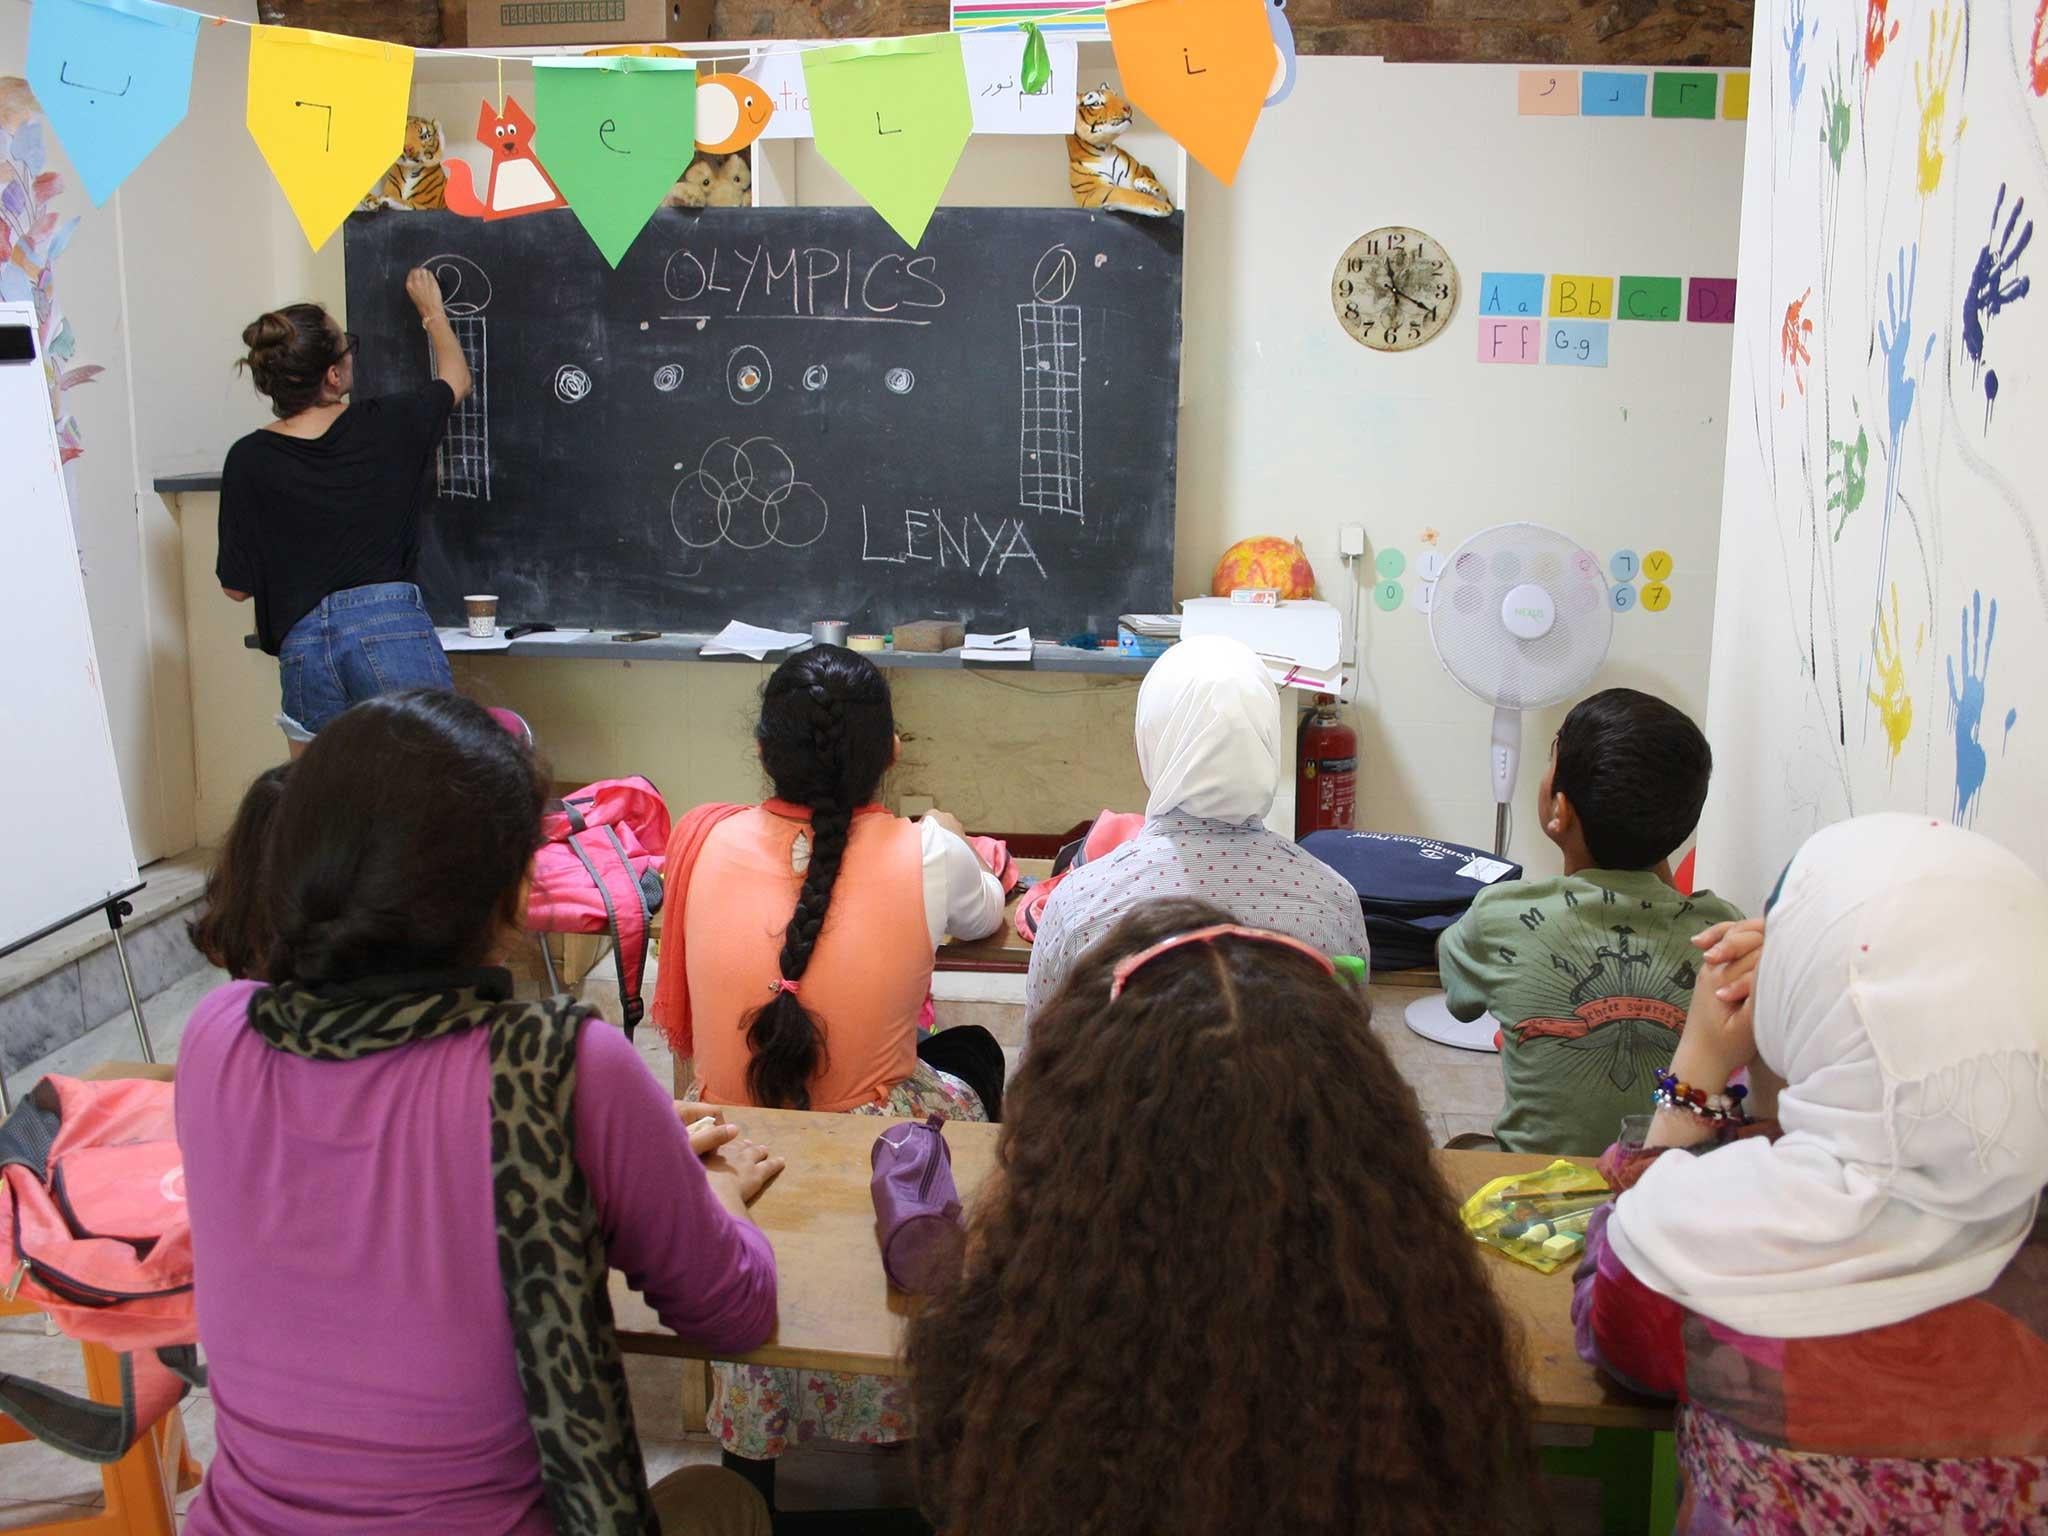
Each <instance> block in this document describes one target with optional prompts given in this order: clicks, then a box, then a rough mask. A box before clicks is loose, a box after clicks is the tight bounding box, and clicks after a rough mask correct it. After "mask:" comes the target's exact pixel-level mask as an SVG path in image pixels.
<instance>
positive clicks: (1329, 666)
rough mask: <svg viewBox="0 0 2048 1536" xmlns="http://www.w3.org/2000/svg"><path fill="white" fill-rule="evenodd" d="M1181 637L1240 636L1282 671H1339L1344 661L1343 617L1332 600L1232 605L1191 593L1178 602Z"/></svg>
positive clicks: (1263, 657) (1228, 602)
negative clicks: (1194, 595)
mask: <svg viewBox="0 0 2048 1536" xmlns="http://www.w3.org/2000/svg"><path fill="white" fill-rule="evenodd" d="M1180 632H1181V635H1182V637H1183V638H1185V639H1193V638H1194V637H1195V636H1197V635H1228V636H1229V637H1230V638H1231V639H1233V640H1242V641H1243V642H1244V643H1245V644H1246V645H1248V646H1250V647H1251V648H1252V649H1253V650H1255V651H1257V652H1258V653H1259V656H1260V657H1261V659H1263V660H1264V661H1266V662H1267V663H1268V664H1269V665H1270V664H1272V663H1274V662H1278V663H1280V664H1281V670H1282V671H1286V670H1287V669H1288V668H1289V667H1293V668H1297V669H1299V670H1300V671H1302V672H1304V673H1307V672H1317V673H1330V674H1334V673H1335V672H1337V670H1338V669H1339V667H1340V666H1341V664H1342V661H1343V656H1342V652H1343V648H1344V620H1343V615H1341V614H1340V613H1338V611H1337V608H1336V605H1335V604H1333V603H1319V602H1288V603H1281V604H1279V605H1278V606H1277V607H1273V608H1252V607H1245V606H1243V605H1241V604H1235V603H1232V602H1231V601H1230V599H1229V598H1227V597H1192V598H1189V599H1188V600H1187V602H1185V603H1183V604H1182V605H1181V626H1180Z"/></svg>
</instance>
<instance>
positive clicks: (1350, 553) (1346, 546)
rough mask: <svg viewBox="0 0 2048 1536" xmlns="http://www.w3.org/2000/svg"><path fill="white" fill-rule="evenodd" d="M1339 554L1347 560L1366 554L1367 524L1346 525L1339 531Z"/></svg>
mask: <svg viewBox="0 0 2048 1536" xmlns="http://www.w3.org/2000/svg"><path fill="white" fill-rule="evenodd" d="M1337 553H1338V554H1340V555H1342V556H1343V557H1344V558H1345V559H1346V560H1356V559H1357V558H1358V557H1359V556H1360V555H1362V554H1364V553H1365V524H1363V523H1345V524H1343V525H1342V526H1340V527H1339V528H1338V529H1337Z"/></svg>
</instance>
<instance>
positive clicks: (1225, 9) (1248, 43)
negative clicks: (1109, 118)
mask: <svg viewBox="0 0 2048 1536" xmlns="http://www.w3.org/2000/svg"><path fill="white" fill-rule="evenodd" d="M1266 3H1267V0H1118V3H1116V4H1113V5H1111V6H1110V7H1109V12H1108V15H1109V38H1110V41H1111V42H1112V43H1114V44H1115V45H1116V64H1117V69H1118V71H1119V72H1120V73H1121V74H1122V75H1123V83H1124V92H1125V94H1126V95H1128V96H1129V97H1130V98H1131V100H1132V101H1133V102H1134V103H1136V104H1137V106H1138V107H1139V108H1140V109H1141V110H1142V111H1144V112H1145V114H1146V115H1147V116H1149V117H1150V118H1151V119H1152V120H1153V121H1154V122H1156V123H1157V124H1159V126H1160V127H1161V128H1163V129H1165V130H1166V131H1167V132H1168V133H1170V134H1172V135H1173V137H1174V138H1175V140H1177V141H1178V142H1179V144H1180V146H1181V147H1182V148H1183V149H1185V150H1186V151H1187V152H1188V153H1189V154H1191V155H1193V156H1194V157H1195V160H1196V161H1197V163H1199V164H1200V165H1201V166H1203V168H1205V169H1206V170H1208V171H1209V172H1210V173H1211V174H1212V175H1214V176H1216V177H1217V178H1218V179H1220V180H1221V181H1223V182H1224V183H1226V184H1228V183H1229V182H1230V181H1232V180H1233V179H1235V177H1236V176H1237V165H1238V162H1239V161H1240V160H1242V159H1243V158H1244V149H1245V145H1246V144H1248V143H1250V142H1251V136H1252V129H1253V127H1254V126H1256V125H1257V123H1258V121H1259V109H1260V107H1261V106H1262V105H1263V104H1264V102H1265V99H1266V95H1267V92H1269V91H1270V90H1271V89H1272V86H1273V33H1272V30H1271V29H1270V28H1269V27H1268V26H1267V24H1266Z"/></svg>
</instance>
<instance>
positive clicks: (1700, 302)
mask: <svg viewBox="0 0 2048 1536" xmlns="http://www.w3.org/2000/svg"><path fill="white" fill-rule="evenodd" d="M1685 318H1686V319H1688V320H1691V321H1694V322H1695V323H1697V324H1701V325H1733V324H1734V323H1735V279H1734V278H1732V277H1696V278H1694V279H1693V280H1692V283H1691V285H1690V286H1689V287H1688V288H1687V289H1686V294H1685Z"/></svg>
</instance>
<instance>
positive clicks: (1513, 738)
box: [1406, 523, 1614, 1051]
mask: <svg viewBox="0 0 2048 1536" xmlns="http://www.w3.org/2000/svg"><path fill="white" fill-rule="evenodd" d="M1613 633H1614V609H1613V607H1612V606H1611V605H1610V603H1609V600H1608V593H1607V578H1606V576H1605V575H1604V574H1603V573H1602V571H1601V569H1600V562H1599V560H1598V559H1597V558H1595V556H1594V555H1593V554H1592V553H1591V552H1590V551H1589V550H1586V549H1582V548H1581V547H1580V546H1579V545H1578V544H1576V543H1574V542H1573V541H1572V540H1571V539H1569V538H1567V537H1566V536H1565V535H1564V534H1561V533H1559V532H1558V531H1557V530H1556V529H1554V528H1545V527H1543V526H1542V525H1541V524H1538V523H1502V524H1500V525H1499V526H1498V527H1494V528H1487V529H1485V530H1483V531H1481V532H1479V533H1475V534H1473V535H1472V537H1471V538H1469V539H1467V540H1466V541H1465V542H1464V543H1462V544H1460V545H1459V546H1458V548H1457V549H1456V551H1455V552H1454V553H1453V554H1452V555H1451V557H1450V559H1449V560H1448V561H1447V562H1445V565H1444V568H1443V572H1442V574H1441V575H1440V576H1439V577H1438V578H1437V584H1436V600H1435V602H1434V603H1432V604H1431V606H1430V610H1429V638H1430V643H1431V644H1433V645H1434V646H1435V647H1436V655H1437V660H1438V661H1440V662H1442V663H1443V668H1444V670H1445V671H1446V672H1448V673H1450V674H1451V676H1452V677H1453V678H1454V679H1456V681H1457V683H1458V686H1459V687H1461V688H1463V689H1464V690H1465V691H1466V692H1467V693H1469V694H1471V695H1472V696H1473V697H1474V698H1475V699H1479V700H1480V701H1482V702H1484V703H1487V704H1491V705H1492V706H1493V750H1492V769H1493V851H1494V854H1495V856H1496V857H1504V856H1505V855H1506V853H1507V846H1508V826H1509V817H1510V815H1511V809H1510V807H1511V803H1512V801H1513V799H1514V794H1515V781H1516V778H1517V776H1518V771H1519V769H1520V767H1521V758H1522V711H1523V710H1525V709H1541V708H1542V707H1543V706H1545V705H1547V704H1555V703H1557V702H1558V701H1559V700H1561V699H1567V698H1570V697H1571V696H1572V695H1574V694H1576V693H1578V692H1580V691H1581V690H1582V689H1584V688H1585V686H1586V684H1587V683H1588V682H1590V681H1591V680H1592V677H1593V674H1594V673H1595V672H1597V671H1599V670H1600V663H1601V662H1602V661H1604V660H1605V659H1606V657H1607V644H1608V641H1609V640H1610V639H1611V638H1612V636H1613ZM1406 1018H1407V1021H1408V1027H1409V1028H1410V1029H1412V1030H1414V1031H1415V1032H1416V1033H1417V1034H1418V1035H1421V1036H1423V1037H1424V1038H1425V1039H1430V1040H1435V1041H1438V1042H1439V1043H1441V1044H1444V1045H1455V1046H1458V1047H1460V1048H1462V1049H1464V1050H1468V1051H1491V1050H1495V1049H1497V1048H1498V1047H1496V1046H1495V1045H1494V1043H1493V1037H1494V1033H1495V1031H1496V1030H1497V1029H1498V1028H1499V1027H1500V1026H1499V1025H1498V1024H1497V1023H1496V1022H1495V1020H1494V1019H1493V1018H1492V1017H1491V1016H1490V1015H1486V1014H1482V1015H1480V1017H1479V1018H1477V1019H1475V1020H1474V1021H1473V1022H1472V1023H1470V1024H1461V1023H1459V1022H1458V1021H1457V1020H1456V1019H1454V1018H1452V1017H1451V1013H1450V1009H1449V1008H1448V1007H1446V1006H1445V1002H1444V994H1443V993H1441V992H1437V993H1433V994H1431V995H1430V996H1428V997H1424V998H1419V999H1417V1000H1416V1001H1415V1002H1413V1003H1410V1004H1409V1005H1408V1009H1407V1013H1406Z"/></svg>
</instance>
